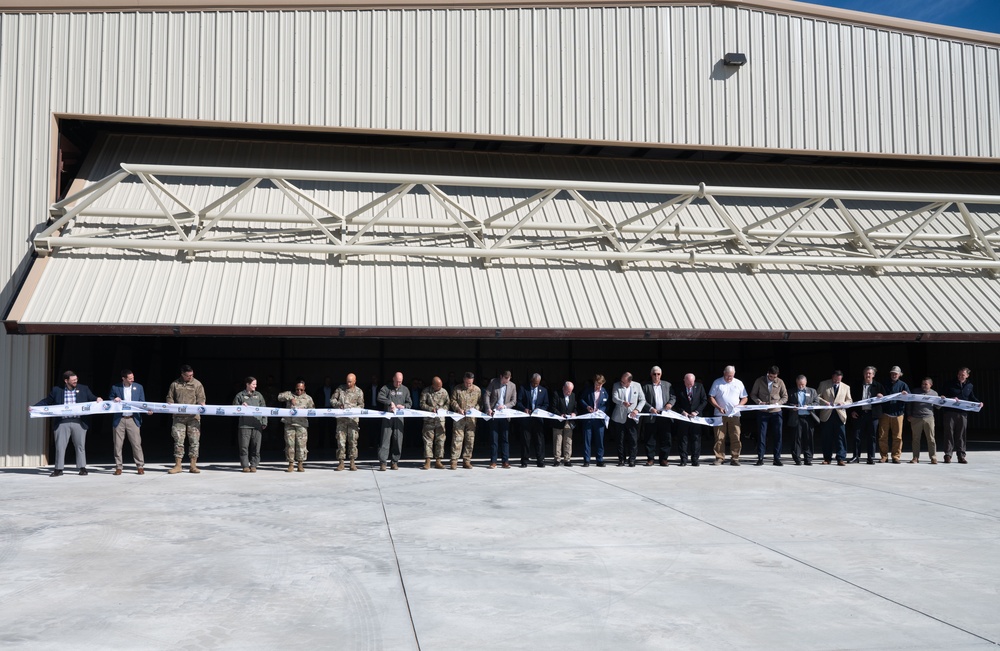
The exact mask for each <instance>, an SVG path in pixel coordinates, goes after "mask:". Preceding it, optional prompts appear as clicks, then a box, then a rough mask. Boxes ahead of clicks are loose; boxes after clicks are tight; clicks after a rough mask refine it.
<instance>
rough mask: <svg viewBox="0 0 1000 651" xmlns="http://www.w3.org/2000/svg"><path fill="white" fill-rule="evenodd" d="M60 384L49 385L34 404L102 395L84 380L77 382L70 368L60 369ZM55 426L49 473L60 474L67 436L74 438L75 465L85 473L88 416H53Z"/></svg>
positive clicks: (78, 400) (93, 399)
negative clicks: (51, 465)
mask: <svg viewBox="0 0 1000 651" xmlns="http://www.w3.org/2000/svg"><path fill="white" fill-rule="evenodd" d="M62 377H63V386H61V387H52V391H50V392H49V395H47V396H45V397H44V398H42V399H41V400H39V401H38V402H36V403H35V406H36V407H42V406H45V405H69V404H75V403H81V402H101V399H100V398H99V397H97V396H95V395H94V392H93V391H91V390H90V387H88V386H87V385H86V384H80V383H79V380H78V379H77V377H76V373H74V372H73V371H66V372H65V373H63V376H62ZM55 420H56V429H55V432H54V436H55V440H56V462H55V470H53V471H52V474H51V475H49V477H60V476H62V474H63V466H64V465H65V463H66V448H67V447H68V446H69V442H70V439H72V440H73V447H74V448H75V449H76V467H77V468H79V469H80V474H81V475H86V474H87V451H86V446H87V428H89V427H90V418H89V417H86V416H69V417H66V418H56V419H55Z"/></svg>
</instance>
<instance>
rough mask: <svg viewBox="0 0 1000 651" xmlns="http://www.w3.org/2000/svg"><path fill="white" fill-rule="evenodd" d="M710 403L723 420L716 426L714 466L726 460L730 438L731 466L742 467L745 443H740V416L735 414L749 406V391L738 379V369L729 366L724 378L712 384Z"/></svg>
mask: <svg viewBox="0 0 1000 651" xmlns="http://www.w3.org/2000/svg"><path fill="white" fill-rule="evenodd" d="M708 401H709V402H710V403H712V406H713V407H715V415H716V416H719V417H720V418H722V424H721V425H718V426H716V427H715V428H713V429H714V433H715V446H714V448H713V449H714V452H715V461H713V462H712V465H714V466H720V465H722V462H723V461H725V459H726V437H727V436H728V437H729V455H730V460H729V465H731V466H738V465H740V452H742V451H743V443H742V442H741V441H740V416H739V414H738V413H737V414H734V413H733V412H734V411H735V410H736V408H737V407H742V406H743V405H745V404H747V389H746V387H745V386H744V385H743V382H741V381H740V380H737V379H736V367H734V366H727V367H726V368H724V369H722V377H720V378H718V379H717V380H716V381H715V382H713V383H712V389H711V390H710V391H709V392H708Z"/></svg>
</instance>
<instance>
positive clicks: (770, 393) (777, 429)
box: [749, 366, 788, 466]
mask: <svg viewBox="0 0 1000 651" xmlns="http://www.w3.org/2000/svg"><path fill="white" fill-rule="evenodd" d="M778 372H779V371H778V367H777V366H772V367H771V368H769V369H767V374H766V375H763V376H761V377H759V378H757V380H756V381H755V382H754V383H753V388H752V389H750V401H749V402H750V404H752V405H774V408H773V409H768V410H767V411H760V412H757V414H758V417H759V419H760V420H759V423H760V429H759V430H758V431H759V439H760V440H759V442H758V444H757V463H756V464H754V465H757V466H763V465H764V455H766V454H767V430H768V429H769V428H770V429H771V431H772V432H773V433H774V465H776V466H782V465H784V464H783V463H781V427H782V425H783V423H782V419H781V407H780V406H779V405H783V404H785V403H786V402H788V390H787V389H786V388H785V383H784V381H782V379H781V378H780V377H778Z"/></svg>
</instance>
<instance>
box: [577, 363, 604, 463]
mask: <svg viewBox="0 0 1000 651" xmlns="http://www.w3.org/2000/svg"><path fill="white" fill-rule="evenodd" d="M594 412H600V413H602V414H607V413H608V390H607V389H605V388H604V376H603V375H601V374H600V373H598V374H597V375H595V376H594V379H593V384H592V385H591V386H590V387H588V388H586V389H584V390H583V392H582V393H581V394H580V413H587V414H593V413H594ZM581 422H582V423H583V425H582V426H581V427H580V431H581V432H583V466H584V468H586V467H587V466H589V465H590V451H591V446H592V445H593V444H596V445H593V450H594V453H595V454H594V459H595V461H597V467H598V468H603V467H604V421H603V420H601V419H598V418H595V419H592V420H589V419H588V420H584V421H581Z"/></svg>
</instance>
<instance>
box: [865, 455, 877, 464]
mask: <svg viewBox="0 0 1000 651" xmlns="http://www.w3.org/2000/svg"><path fill="white" fill-rule="evenodd" d="M866 463H867V464H868V465H869V466H874V465H875V459H872V458H871V457H868V461H867V462H866Z"/></svg>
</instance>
